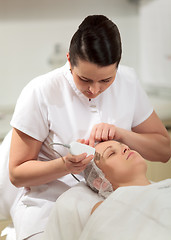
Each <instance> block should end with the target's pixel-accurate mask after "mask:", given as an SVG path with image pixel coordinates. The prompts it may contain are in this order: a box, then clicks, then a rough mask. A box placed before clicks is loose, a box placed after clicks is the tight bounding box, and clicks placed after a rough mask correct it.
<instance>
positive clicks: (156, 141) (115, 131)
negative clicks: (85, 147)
mask: <svg viewBox="0 0 171 240" xmlns="http://www.w3.org/2000/svg"><path fill="white" fill-rule="evenodd" d="M125 121H126V120H125ZM112 139H114V140H117V141H120V142H122V143H124V144H126V145H128V146H129V147H130V148H131V149H134V150H136V151H137V152H139V153H140V154H141V155H142V156H143V157H144V158H145V159H147V160H150V161H160V162H167V161H168V160H169V158H170V157H171V146H170V137H169V134H168V132H167V130H166V128H165V127H164V125H163V123H162V122H161V120H160V119H159V118H158V116H157V114H156V113H155V112H153V113H152V114H151V115H150V117H149V118H148V119H147V120H145V121H144V122H143V123H141V124H139V125H138V126H136V127H134V128H132V131H128V130H125V129H123V128H118V127H116V126H114V125H112V124H107V123H100V124H97V125H95V126H94V127H93V129H92V131H91V134H90V138H89V144H90V146H93V145H94V142H95V141H106V140H112Z"/></svg>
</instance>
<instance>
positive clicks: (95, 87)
mask: <svg viewBox="0 0 171 240" xmlns="http://www.w3.org/2000/svg"><path fill="white" fill-rule="evenodd" d="M89 90H90V91H91V93H93V94H97V93H98V92H99V91H100V86H99V85H98V84H93V85H91V86H90V87H89Z"/></svg>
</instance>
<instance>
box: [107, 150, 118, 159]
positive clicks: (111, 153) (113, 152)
mask: <svg viewBox="0 0 171 240" xmlns="http://www.w3.org/2000/svg"><path fill="white" fill-rule="evenodd" d="M115 153H116V152H115V151H112V152H110V153H109V155H108V158H109V157H111V156H112V155H114V154H115Z"/></svg>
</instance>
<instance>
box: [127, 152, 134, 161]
mask: <svg viewBox="0 0 171 240" xmlns="http://www.w3.org/2000/svg"><path fill="white" fill-rule="evenodd" d="M132 154H134V152H130V153H129V154H128V156H127V158H126V160H127V159H128V158H129V157H130V156H131V155H132Z"/></svg>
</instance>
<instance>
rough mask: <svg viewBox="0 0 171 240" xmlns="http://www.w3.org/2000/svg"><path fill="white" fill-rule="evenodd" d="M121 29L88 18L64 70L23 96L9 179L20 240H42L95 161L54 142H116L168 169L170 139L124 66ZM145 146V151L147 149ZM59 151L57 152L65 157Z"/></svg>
mask: <svg viewBox="0 0 171 240" xmlns="http://www.w3.org/2000/svg"><path fill="white" fill-rule="evenodd" d="M121 52H122V50H121V40H120V34H119V31H118V28H117V26H116V25H115V24H114V23H113V22H112V21H110V20H109V19H108V18H106V17H105V16H102V15H93V16H89V17H87V18H86V19H85V20H84V21H83V22H82V23H81V25H80V26H79V28H78V30H77V31H76V33H75V34H74V36H73V38H72V40H71V43H70V48H69V53H68V54H67V59H68V62H67V64H66V65H65V66H63V67H62V68H59V69H56V70H54V71H52V72H50V73H47V74H45V75H43V76H39V77H37V78H36V79H33V80H32V81H31V82H30V83H29V84H28V85H27V86H26V87H25V88H24V89H23V91H22V93H21V95H20V97H19V99H18V101H17V104H16V108H15V111H14V115H13V118H12V121H11V125H12V127H13V133H12V139H11V150H10V160H9V172H10V180H11V182H12V183H13V184H14V185H15V186H16V187H20V191H19V195H18V197H17V199H16V201H15V203H14V205H13V207H12V210H11V215H12V219H13V222H14V226H15V229H16V235H17V240H20V239H39V238H41V237H40V236H41V233H42V232H43V231H44V227H45V225H46V222H47V219H48V216H49V213H50V209H51V207H52V205H53V203H54V202H55V200H56V199H57V198H58V196H59V195H60V194H62V193H63V192H64V191H66V190H67V189H68V188H70V187H72V186H73V185H75V184H76V183H77V181H76V180H75V178H73V176H72V175H71V173H72V174H76V177H77V179H79V180H83V177H82V176H81V174H80V173H81V172H82V171H83V170H84V169H85V167H86V166H87V164H88V163H89V162H90V161H91V160H92V158H93V156H86V154H81V155H79V156H72V155H69V154H68V153H67V150H66V149H64V148H63V147H57V146H54V150H55V151H53V150H52V148H51V147H50V146H49V144H50V143H52V142H60V143H65V144H69V143H70V142H72V141H76V140H77V139H79V138H83V139H87V141H86V143H88V144H90V145H91V146H94V143H95V141H101V140H111V139H116V140H119V141H121V142H123V143H124V144H127V145H128V146H129V147H130V148H132V149H135V150H136V151H138V152H140V154H142V155H143V157H144V158H146V159H148V160H150V161H163V162H167V161H168V159H169V157H170V142H169V136H168V133H167V131H166V129H165V127H164V126H163V124H162V122H161V121H160V120H159V118H158V116H157V115H156V113H155V112H154V111H153V109H152V107H151V105H150V103H149V102H148V99H147V96H146V94H145V92H144V91H143V90H142V88H141V87H140V85H139V82H138V80H137V78H136V75H135V73H134V71H133V69H130V68H128V67H123V66H120V65H119V62H120V59H121ZM142 146H143V148H142ZM56 152H59V153H60V154H61V155H62V156H63V158H61V157H60V156H59V155H58V154H57V153H56Z"/></svg>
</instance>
